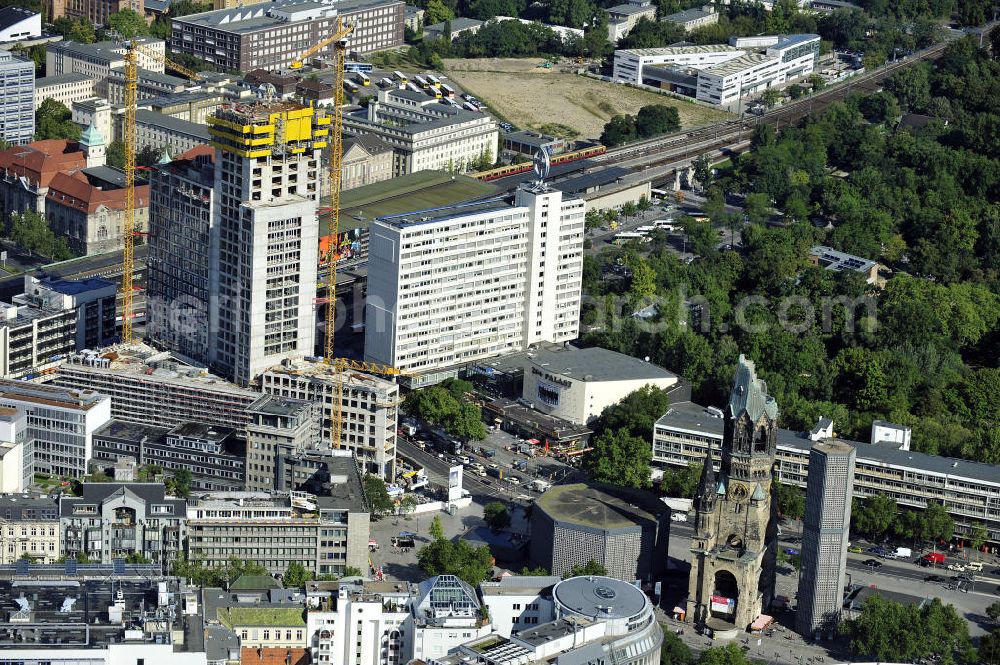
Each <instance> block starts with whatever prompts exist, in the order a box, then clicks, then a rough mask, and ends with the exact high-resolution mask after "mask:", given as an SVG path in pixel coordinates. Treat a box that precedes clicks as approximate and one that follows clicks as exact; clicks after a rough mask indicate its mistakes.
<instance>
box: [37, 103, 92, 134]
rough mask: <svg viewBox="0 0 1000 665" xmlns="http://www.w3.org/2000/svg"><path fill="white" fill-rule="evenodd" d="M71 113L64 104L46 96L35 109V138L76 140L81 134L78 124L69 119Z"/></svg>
mask: <svg viewBox="0 0 1000 665" xmlns="http://www.w3.org/2000/svg"><path fill="white" fill-rule="evenodd" d="M72 115H73V114H72V113H71V112H70V110H69V109H68V108H66V105H65V104H63V103H61V102H58V101H56V100H55V99H53V98H51V97H46V98H45V100H44V101H43V102H42V103H41V105H40V106H39V107H38V110H37V111H35V140H36V141H43V140H45V139H69V140H71V141H76V140H78V139H79V138H80V134H81V130H80V125H78V124H76V123H75V122H73V121H72V120H71V119H70V118H71V117H72Z"/></svg>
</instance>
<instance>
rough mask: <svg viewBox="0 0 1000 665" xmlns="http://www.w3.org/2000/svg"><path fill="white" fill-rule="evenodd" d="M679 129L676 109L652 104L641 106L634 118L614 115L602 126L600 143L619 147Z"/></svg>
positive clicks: (679, 123) (678, 117) (679, 121)
mask: <svg viewBox="0 0 1000 665" xmlns="http://www.w3.org/2000/svg"><path fill="white" fill-rule="evenodd" d="M680 128H681V120H680V116H679V115H678V113H677V108H676V107H674V106H667V105H666V104H652V105H650V106H643V107H642V108H641V109H639V112H638V113H637V114H636V115H635V116H634V117H633V116H630V115H616V116H614V117H613V118H611V120H609V121H608V122H607V124H605V125H604V132H603V133H602V134H601V143H603V144H604V145H607V146H615V145H621V144H622V143H628V142H629V141H636V140H639V139H648V138H653V137H655V136H660V135H661V134H668V133H670V132H676V131H677V130H678V129H680Z"/></svg>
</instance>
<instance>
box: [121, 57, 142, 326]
mask: <svg viewBox="0 0 1000 665" xmlns="http://www.w3.org/2000/svg"><path fill="white" fill-rule="evenodd" d="M137 69H138V67H137V64H136V49H135V42H134V41H130V42H129V46H128V49H126V51H125V225H124V228H123V229H122V233H123V237H122V240H123V245H124V250H123V252H122V342H124V343H126V344H131V343H132V317H133V312H132V271H133V270H134V267H135V236H134V235H133V233H134V232H135V106H136V93H137V90H138V85H139V81H138V78H139V77H138V71H137Z"/></svg>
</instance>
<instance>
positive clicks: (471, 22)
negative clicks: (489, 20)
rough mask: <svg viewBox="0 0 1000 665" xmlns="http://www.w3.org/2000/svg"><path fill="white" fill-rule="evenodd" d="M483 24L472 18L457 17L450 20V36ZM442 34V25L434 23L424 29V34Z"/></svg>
mask: <svg viewBox="0 0 1000 665" xmlns="http://www.w3.org/2000/svg"><path fill="white" fill-rule="evenodd" d="M482 24H483V21H479V20H476V19H474V18H465V17H464V16H459V17H458V18H453V19H452V20H451V34H453V35H454V34H457V33H459V32H461V31H462V30H470V29H472V28H478V27H479V26H481V25H482ZM428 33H431V34H444V23H435V24H434V25H429V26H427V27H426V28H424V34H425V35H426V34H428Z"/></svg>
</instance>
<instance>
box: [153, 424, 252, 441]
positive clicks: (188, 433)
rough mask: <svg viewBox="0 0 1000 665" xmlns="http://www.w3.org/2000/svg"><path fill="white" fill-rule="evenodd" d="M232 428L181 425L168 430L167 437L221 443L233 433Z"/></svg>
mask: <svg viewBox="0 0 1000 665" xmlns="http://www.w3.org/2000/svg"><path fill="white" fill-rule="evenodd" d="M235 431H236V430H234V429H233V428H232V427H223V426H220V425H208V424H206V423H195V422H188V423H181V424H180V425H177V426H176V427H174V428H173V429H171V430H170V432H169V433H168V436H183V437H187V438H190V439H202V440H204V441H214V442H216V443H221V442H223V441H225V440H226V439H227V438H228V437H229V436H231V435H232V434H233V432H235Z"/></svg>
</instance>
